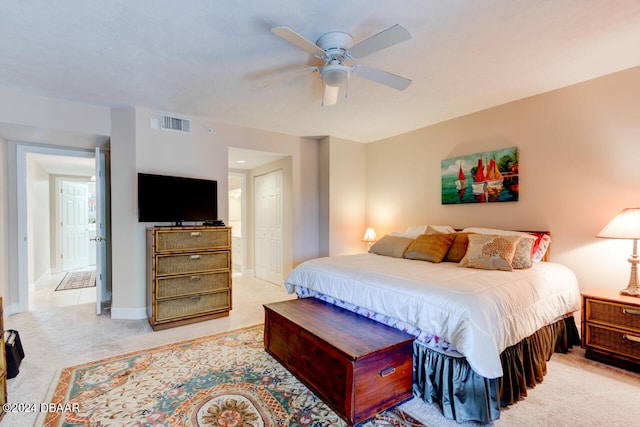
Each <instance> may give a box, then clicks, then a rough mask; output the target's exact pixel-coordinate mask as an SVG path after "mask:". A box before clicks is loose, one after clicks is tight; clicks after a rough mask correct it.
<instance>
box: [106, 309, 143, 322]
mask: <svg viewBox="0 0 640 427" xmlns="http://www.w3.org/2000/svg"><path fill="white" fill-rule="evenodd" d="M111 318H112V319H122V320H140V319H146V318H147V308H146V307H143V308H117V307H113V306H111Z"/></svg>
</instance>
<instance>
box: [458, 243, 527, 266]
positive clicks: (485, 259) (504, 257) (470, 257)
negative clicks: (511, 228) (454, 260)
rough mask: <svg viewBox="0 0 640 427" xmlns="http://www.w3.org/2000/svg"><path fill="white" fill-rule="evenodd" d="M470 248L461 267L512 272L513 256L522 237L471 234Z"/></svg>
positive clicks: (461, 262)
mask: <svg viewBox="0 0 640 427" xmlns="http://www.w3.org/2000/svg"><path fill="white" fill-rule="evenodd" d="M468 238H469V247H468V248H467V253H466V254H465V255H464V258H462V260H461V261H460V264H459V265H460V266H461V267H470V268H481V269H484V270H504V271H512V270H513V266H512V265H511V262H512V261H513V256H514V255H515V253H516V245H517V244H518V241H519V240H520V236H502V235H495V234H469V235H468Z"/></svg>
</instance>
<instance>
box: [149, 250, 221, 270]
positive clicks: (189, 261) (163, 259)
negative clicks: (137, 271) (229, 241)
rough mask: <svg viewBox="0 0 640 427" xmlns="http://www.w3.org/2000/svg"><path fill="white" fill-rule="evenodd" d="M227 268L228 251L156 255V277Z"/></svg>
mask: <svg viewBox="0 0 640 427" xmlns="http://www.w3.org/2000/svg"><path fill="white" fill-rule="evenodd" d="M229 268H231V256H230V253H229V251H220V252H200V253H195V254H180V255H158V256H157V257H156V275H158V276H163V275H169V274H185V273H193V272H198V271H207V270H219V269H229Z"/></svg>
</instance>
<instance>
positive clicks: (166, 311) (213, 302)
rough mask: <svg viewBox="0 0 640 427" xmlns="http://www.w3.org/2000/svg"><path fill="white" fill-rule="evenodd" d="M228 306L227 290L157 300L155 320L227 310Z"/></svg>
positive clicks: (229, 296) (229, 301)
mask: <svg viewBox="0 0 640 427" xmlns="http://www.w3.org/2000/svg"><path fill="white" fill-rule="evenodd" d="M230 307H231V293H230V292H229V291H222V292H216V293H211V294H201V295H194V296H190V297H184V298H173V299H166V300H159V301H158V302H157V314H156V321H158V322H162V321H166V320H172V319H175V318H180V317H188V316H197V315H199V314H207V313H211V312H214V311H222V310H228V309H229V308H230Z"/></svg>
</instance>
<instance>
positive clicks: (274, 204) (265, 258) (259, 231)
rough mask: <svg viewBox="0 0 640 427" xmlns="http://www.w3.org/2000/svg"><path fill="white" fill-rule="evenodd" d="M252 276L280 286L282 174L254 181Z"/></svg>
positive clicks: (269, 174) (278, 172)
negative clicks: (253, 270)
mask: <svg viewBox="0 0 640 427" xmlns="http://www.w3.org/2000/svg"><path fill="white" fill-rule="evenodd" d="M254 188H255V201H254V202H255V203H254V206H255V263H256V265H255V268H256V277H258V278H260V279H263V280H268V281H270V282H273V283H278V284H281V283H282V279H283V278H282V171H281V170H278V171H274V172H271V173H268V174H266V175H261V176H257V177H255V179H254Z"/></svg>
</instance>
